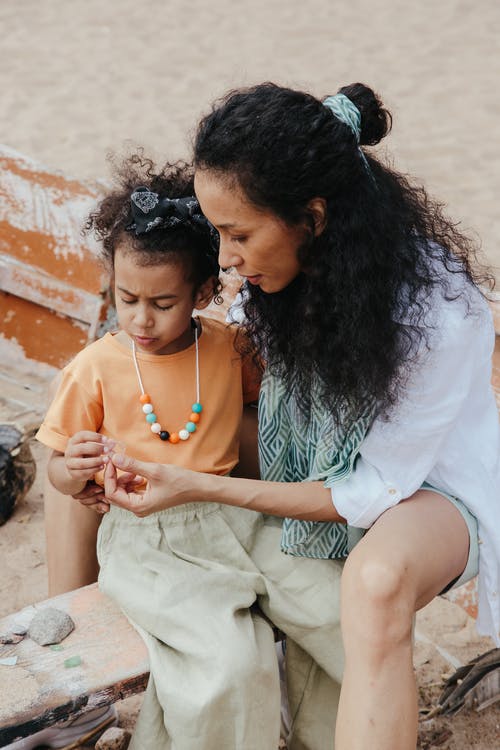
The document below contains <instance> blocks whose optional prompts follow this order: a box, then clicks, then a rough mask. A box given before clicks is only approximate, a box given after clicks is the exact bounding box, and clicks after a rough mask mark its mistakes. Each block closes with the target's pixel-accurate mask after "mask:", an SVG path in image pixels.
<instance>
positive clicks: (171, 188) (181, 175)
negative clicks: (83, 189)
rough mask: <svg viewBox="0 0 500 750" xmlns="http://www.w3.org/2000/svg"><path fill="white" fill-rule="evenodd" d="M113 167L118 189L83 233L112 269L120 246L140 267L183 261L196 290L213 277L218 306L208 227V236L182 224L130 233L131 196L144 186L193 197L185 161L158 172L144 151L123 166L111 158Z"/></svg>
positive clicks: (91, 217) (161, 192)
mask: <svg viewBox="0 0 500 750" xmlns="http://www.w3.org/2000/svg"><path fill="white" fill-rule="evenodd" d="M110 162H111V164H112V170H113V178H114V186H113V187H112V188H111V190H110V191H109V192H108V193H107V195H106V196H105V197H104V198H103V199H102V201H101V202H100V203H99V204H98V206H97V208H96V209H95V210H94V211H93V212H92V213H91V214H90V215H89V217H88V219H87V221H86V223H85V227H84V231H85V232H87V233H92V234H93V235H94V236H95V237H96V239H97V240H98V241H99V242H100V244H101V248H102V260H103V261H104V263H105V264H106V265H107V266H108V267H110V268H112V267H113V263H114V257H115V252H116V249H117V247H118V246H123V247H125V248H126V249H127V251H128V252H133V253H134V256H135V257H136V259H137V261H138V263H140V264H141V265H145V266H150V265H157V264H162V263H168V262H171V261H172V262H175V263H177V262H180V263H182V264H183V266H184V269H185V273H186V279H187V281H189V282H190V283H192V284H193V288H194V291H196V290H197V289H198V288H199V287H200V286H201V285H202V284H203V283H204V282H205V281H207V279H209V278H210V277H211V276H213V277H214V287H213V294H214V301H215V302H216V303H220V302H222V298H221V296H220V292H221V290H222V283H221V282H220V280H219V272H220V268H219V264H218V259H217V249H216V248H214V247H213V245H212V239H211V237H210V233H209V230H208V228H207V232H200V231H197V230H196V229H195V228H193V227H192V226H190V225H189V224H187V223H183V224H178V225H177V226H174V227H164V226H161V225H160V226H158V227H155V228H154V229H153V230H151V231H149V232H145V233H143V234H139V235H136V234H135V232H134V231H131V230H130V227H131V225H132V224H133V221H134V220H133V216H132V211H131V203H130V197H131V195H132V193H133V192H134V190H135V189H136V188H137V187H139V186H144V187H147V188H148V189H149V190H151V191H152V192H155V193H158V195H160V196H161V197H165V196H166V197H168V198H184V197H187V196H192V195H193V196H194V186H193V169H192V167H191V166H190V165H189V164H187V163H186V162H184V161H177V162H175V163H170V162H167V163H166V164H164V165H163V166H162V167H161V168H157V167H155V164H154V163H153V161H152V160H151V159H148V158H147V157H146V156H144V153H143V150H142V149H138V150H137V152H136V153H133V154H131V155H130V156H128V157H127V158H125V159H124V160H123V161H122V162H121V163H117V162H116V159H115V158H113V157H112V156H110Z"/></svg>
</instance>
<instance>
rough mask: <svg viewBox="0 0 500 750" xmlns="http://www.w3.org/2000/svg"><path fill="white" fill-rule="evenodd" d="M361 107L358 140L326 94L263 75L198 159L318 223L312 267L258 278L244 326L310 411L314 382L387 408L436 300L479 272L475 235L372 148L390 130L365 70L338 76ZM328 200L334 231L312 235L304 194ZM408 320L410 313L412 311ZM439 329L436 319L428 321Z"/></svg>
mask: <svg viewBox="0 0 500 750" xmlns="http://www.w3.org/2000/svg"><path fill="white" fill-rule="evenodd" d="M340 93H343V94H344V95H346V96H347V97H348V98H349V99H350V100H351V101H352V102H353V103H354V104H355V105H356V107H357V108H358V109H359V111H360V113H361V135H360V144H358V143H357V141H356V137H355V135H354V133H353V132H352V130H351V129H350V128H349V127H348V126H347V125H346V124H344V123H343V122H341V120H339V119H338V118H337V117H335V116H334V115H333V113H332V112H331V111H330V110H329V109H328V108H327V107H326V106H324V105H323V104H322V102H321V101H319V100H318V99H316V98H315V97H313V96H311V95H309V94H307V93H303V92H299V91H294V90H291V89H289V88H284V87H281V86H277V85H275V84H273V83H264V84H261V85H258V86H254V87H251V88H248V89H242V90H237V91H233V92H230V93H229V94H228V95H227V96H226V97H225V98H224V99H222V100H221V101H220V102H217V103H216V104H215V106H214V108H213V110H212V111H211V112H210V113H209V114H208V115H207V116H206V117H205V118H204V119H203V120H202V121H201V123H200V125H199V128H198V131H197V134H196V137H195V144H194V164H195V168H196V169H207V170H211V171H214V172H216V173H218V174H219V175H220V176H221V177H222V178H223V179H226V178H227V179H228V181H229V183H228V184H231V181H233V182H236V184H237V185H239V186H240V188H241V189H242V190H243V192H244V194H245V195H246V196H247V198H248V199H249V200H250V201H251V202H252V203H253V204H255V205H256V206H258V207H261V208H264V209H266V210H268V211H272V212H273V213H275V214H276V215H277V216H278V217H280V218H281V219H282V220H284V221H285V222H286V223H288V224H290V225H294V224H298V223H299V222H304V221H306V222H309V225H310V226H311V232H310V240H309V242H308V244H307V246H306V247H305V248H302V249H301V251H300V260H301V262H302V269H303V271H302V273H301V274H299V276H298V277H297V278H296V279H295V280H294V281H293V282H292V283H291V284H290V285H289V286H288V287H287V288H286V289H284V290H283V291H280V292H278V293H275V294H266V293H265V292H262V291H261V290H260V289H259V288H258V287H255V286H250V285H248V287H249V288H248V289H247V293H246V295H245V300H246V301H245V303H244V312H245V316H246V326H247V329H248V331H249V333H250V334H251V337H252V339H253V341H254V343H255V344H256V346H257V348H258V350H259V351H260V352H261V353H263V355H264V356H265V358H266V360H267V361H268V365H269V367H270V368H271V369H272V370H274V371H275V372H278V373H280V374H281V375H282V376H283V377H284V378H285V380H286V382H287V385H288V387H289V388H294V389H295V391H296V393H297V394H298V397H299V404H300V405H301V406H302V407H303V408H304V410H307V408H308V404H309V401H310V393H311V388H312V385H313V382H314V381H316V380H319V382H320V383H321V388H322V398H323V402H324V403H325V405H327V406H328V408H330V409H331V410H332V411H333V413H334V415H335V416H336V418H337V419H338V420H339V421H344V420H346V421H350V420H352V419H355V418H356V417H357V416H359V415H360V414H362V413H364V412H365V411H366V409H367V408H368V407H369V406H370V408H372V406H373V403H375V404H376V410H377V413H378V414H381V415H382V416H387V414H388V412H389V411H390V407H391V406H393V405H394V404H395V403H396V402H397V400H398V398H399V396H400V395H401V393H402V390H403V388H404V385H405V380H406V377H407V374H408V370H409V368H407V367H406V368H405V367H403V366H402V365H403V364H404V363H408V362H409V361H411V359H412V357H414V356H415V355H416V352H417V349H418V345H419V344H420V342H421V340H422V337H423V338H424V342H426V320H425V315H426V312H427V311H428V305H427V304H426V300H427V299H428V297H429V293H430V291H431V289H432V288H434V287H436V286H440V287H441V288H442V290H443V293H444V295H445V296H446V297H447V298H448V299H450V298H452V297H453V296H457V293H456V292H455V295H454V293H453V291H452V284H451V282H450V280H451V279H452V276H451V273H458V274H462V275H463V276H464V277H466V279H468V280H469V281H470V282H472V283H479V282H481V283H485V282H486V281H489V282H491V277H490V276H489V275H488V274H487V273H486V272H483V273H482V275H481V272H480V271H473V267H472V266H473V261H474V260H475V257H476V250H475V247H474V244H473V243H472V241H471V240H470V239H468V238H467V237H465V236H464V235H463V234H462V233H461V232H460V231H459V229H458V228H457V225H455V224H454V223H452V221H450V220H449V219H448V218H447V217H446V216H445V215H444V213H443V210H442V208H443V207H442V205H440V204H439V203H437V202H435V201H433V200H431V198H430V197H429V196H428V194H427V193H426V191H425V189H424V188H423V187H421V186H419V185H416V184H414V183H413V182H411V181H410V180H409V179H408V178H407V177H406V176H404V175H402V174H400V173H398V172H396V171H394V170H393V169H392V168H390V167H389V166H387V165H386V164H383V163H382V162H381V161H380V160H379V159H377V158H375V157H374V156H373V155H370V154H369V153H366V161H365V160H364V159H363V158H362V155H361V153H360V145H369V146H371V145H375V144H377V143H379V141H380V140H381V139H382V138H383V137H384V136H385V135H386V134H387V133H388V132H389V131H390V129H391V125H392V118H391V115H390V113H389V112H388V111H387V110H386V109H385V108H384V107H383V105H382V103H381V101H380V99H379V98H378V96H377V95H376V94H375V93H374V92H373V91H372V90H371V89H370V88H368V87H367V86H365V85H364V84H361V83H355V84H352V85H350V86H345V87H344V88H342V89H340ZM316 197H322V198H323V199H324V200H325V202H326V209H327V217H326V218H327V223H326V227H325V230H324V231H323V232H322V233H321V234H320V235H319V236H318V237H314V233H313V231H312V225H311V219H310V217H308V216H307V209H306V207H307V204H308V202H309V201H310V200H311V199H313V198H316ZM403 310H404V312H405V321H404V323H403V322H401V312H402V311H403ZM427 330H428V329H427Z"/></svg>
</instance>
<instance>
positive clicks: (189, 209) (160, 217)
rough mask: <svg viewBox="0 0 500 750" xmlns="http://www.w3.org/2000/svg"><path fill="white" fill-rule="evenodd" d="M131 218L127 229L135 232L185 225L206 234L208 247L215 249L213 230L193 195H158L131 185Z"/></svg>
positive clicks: (216, 239)
mask: <svg viewBox="0 0 500 750" xmlns="http://www.w3.org/2000/svg"><path fill="white" fill-rule="evenodd" d="M130 208H131V211H132V217H133V221H132V223H131V224H129V225H128V227H127V230H128V231H130V232H135V234H136V235H139V234H145V233H146V232H151V230H153V229H156V228H157V227H161V228H163V229H169V228H173V227H177V226H180V225H182V224H185V225H187V226H190V227H191V228H192V229H194V230H195V231H197V232H202V233H208V234H209V235H210V239H211V243H212V246H213V247H214V248H215V249H218V238H219V235H218V233H217V231H216V230H215V229H214V228H213V226H212V225H211V224H210V222H209V221H208V219H207V218H206V217H205V216H204V215H203V214H202V212H201V208H200V204H199V203H198V201H197V200H196V198H195V197H194V196H188V197H187V198H166V197H165V198H160V196H159V195H158V193H153V192H152V191H151V190H149V188H147V187H144V186H140V187H137V188H135V190H134V192H133V193H132V195H131V196H130Z"/></svg>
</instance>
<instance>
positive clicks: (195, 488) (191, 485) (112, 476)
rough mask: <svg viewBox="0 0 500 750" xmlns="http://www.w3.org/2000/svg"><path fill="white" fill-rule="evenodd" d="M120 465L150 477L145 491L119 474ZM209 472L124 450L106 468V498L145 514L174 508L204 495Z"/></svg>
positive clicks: (136, 512) (132, 471)
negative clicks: (127, 453)
mask: <svg viewBox="0 0 500 750" xmlns="http://www.w3.org/2000/svg"><path fill="white" fill-rule="evenodd" d="M116 466H118V467H119V468H120V469H122V470H123V471H125V472H127V475H128V476H136V475H138V477H139V478H143V479H145V480H146V482H147V485H146V487H145V488H144V490H143V491H137V487H135V488H134V486H133V484H132V483H131V482H128V483H123V482H122V481H121V479H122V477H118V476H117V473H116V468H115V467H116ZM206 478H207V475H206V474H201V473H198V472H196V471H190V470H189V469H182V468H180V467H178V466H172V465H165V464H155V463H148V462H146V461H137V460H136V459H135V458H130V457H129V456H124V455H122V454H113V455H112V456H111V461H109V462H108V463H107V466H106V470H105V472H104V495H105V501H106V502H109V503H111V504H112V505H118V506H119V507H120V508H125V509H126V510H130V511H131V512H132V513H134V514H135V515H136V516H139V517H140V518H143V517H144V516H149V515H150V514H151V513H157V512H158V511H160V510H166V509H167V508H172V507H174V506H175V505H183V504H184V503H189V502H195V501H197V500H202V499H203V482H204V480H205V479H206Z"/></svg>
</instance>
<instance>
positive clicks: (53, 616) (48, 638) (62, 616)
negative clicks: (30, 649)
mask: <svg viewBox="0 0 500 750" xmlns="http://www.w3.org/2000/svg"><path fill="white" fill-rule="evenodd" d="M74 628H75V623H74V622H73V620H72V619H71V617H70V616H69V615H68V614H67V613H66V612H62V611H61V610H60V609H56V608H55V607H47V608H46V609H41V610H40V611H39V612H37V614H36V615H35V616H34V618H33V619H32V621H31V623H30V626H29V630H28V635H29V637H30V638H31V639H32V640H33V641H35V642H36V643H38V644H39V645H40V646H48V645H50V644H51V643H60V642H61V641H62V640H64V638H66V636H68V635H69V634H70V633H71V631H72V630H74Z"/></svg>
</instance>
